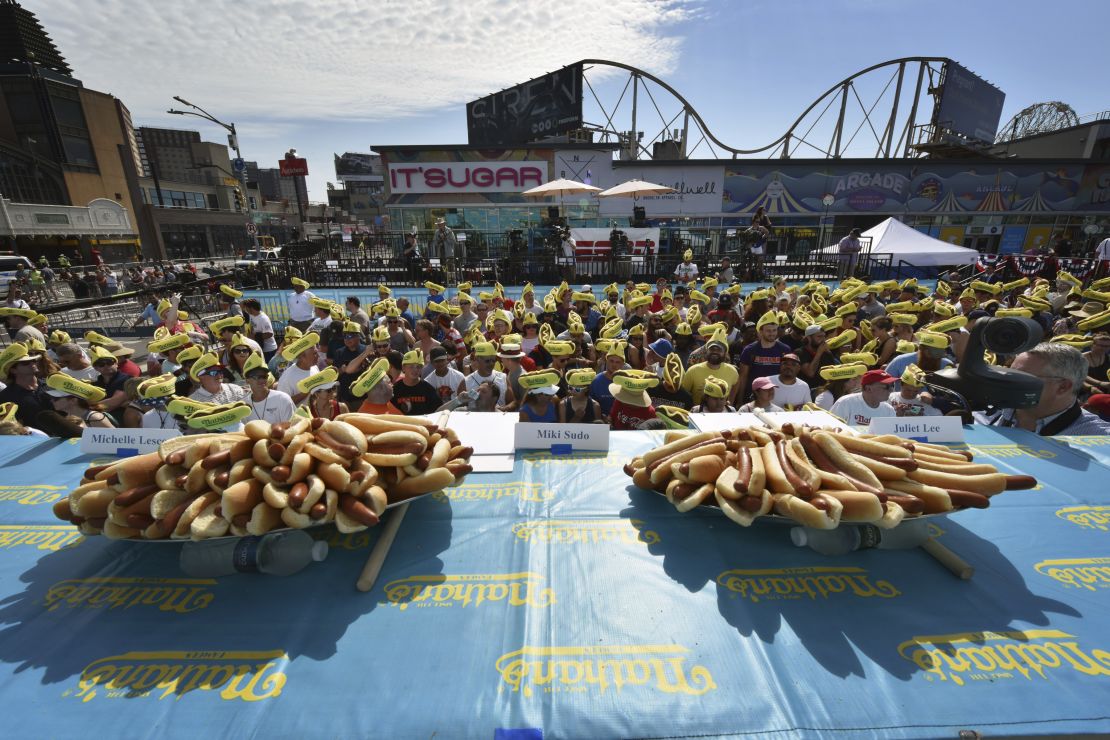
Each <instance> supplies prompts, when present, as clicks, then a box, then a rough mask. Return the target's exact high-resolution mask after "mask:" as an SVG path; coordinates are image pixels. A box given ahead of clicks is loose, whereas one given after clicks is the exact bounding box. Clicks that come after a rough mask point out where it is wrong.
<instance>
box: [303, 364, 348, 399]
mask: <svg viewBox="0 0 1110 740" xmlns="http://www.w3.org/2000/svg"><path fill="white" fill-rule="evenodd" d="M338 382H339V371H338V370H336V369H335V368H334V367H329V368H325V369H323V370H321V371H320V372H318V373H316V374H315V375H310V376H308V377H307V378H305V379H303V380H301V381H300V382H299V383H297V390H299V391H300V392H301V393H312V391H314V390H318V389H320V388H325V387H328V386H333V385H335V384H336V383H338Z"/></svg>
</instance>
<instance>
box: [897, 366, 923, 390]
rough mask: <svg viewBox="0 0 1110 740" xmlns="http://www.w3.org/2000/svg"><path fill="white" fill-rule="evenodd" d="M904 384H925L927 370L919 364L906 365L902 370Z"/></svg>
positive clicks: (917, 385) (916, 385)
mask: <svg viewBox="0 0 1110 740" xmlns="http://www.w3.org/2000/svg"><path fill="white" fill-rule="evenodd" d="M902 384H903V385H912V386H915V387H919V386H923V385H925V371H924V370H922V369H921V368H919V367H918V366H917V365H914V364H913V363H910V364H909V365H907V366H906V369H905V370H903V371H902Z"/></svg>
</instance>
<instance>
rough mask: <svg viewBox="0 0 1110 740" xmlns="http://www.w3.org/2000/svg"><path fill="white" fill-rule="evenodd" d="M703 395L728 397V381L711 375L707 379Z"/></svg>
mask: <svg viewBox="0 0 1110 740" xmlns="http://www.w3.org/2000/svg"><path fill="white" fill-rule="evenodd" d="M702 395H704V396H709V397H710V398H728V383H726V382H725V381H723V380H721V379H720V378H714V377H713V376H712V375H711V376H709V377H708V378H706V379H705V385H704V386H703V387H702Z"/></svg>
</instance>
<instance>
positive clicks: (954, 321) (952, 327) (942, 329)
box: [922, 316, 967, 334]
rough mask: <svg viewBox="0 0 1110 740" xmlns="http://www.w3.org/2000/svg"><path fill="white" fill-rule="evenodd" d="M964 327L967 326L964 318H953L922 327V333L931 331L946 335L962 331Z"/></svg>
mask: <svg viewBox="0 0 1110 740" xmlns="http://www.w3.org/2000/svg"><path fill="white" fill-rule="evenodd" d="M965 326H967V317H966V316H953V317H952V318H950V319H945V320H944V321H934V322H933V323H932V324H929V325H928V326H926V327H924V328H923V329H922V331H931V332H935V333H937V334H947V333H948V332H950V331H956V330H957V329H962V328H963V327H965Z"/></svg>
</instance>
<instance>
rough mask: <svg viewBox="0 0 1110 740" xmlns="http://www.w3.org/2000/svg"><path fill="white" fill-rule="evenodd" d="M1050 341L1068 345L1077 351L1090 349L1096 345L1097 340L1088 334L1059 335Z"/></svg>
mask: <svg viewBox="0 0 1110 740" xmlns="http://www.w3.org/2000/svg"><path fill="white" fill-rule="evenodd" d="M1048 341H1050V342H1058V343H1059V344H1066V345H1068V346H1069V347H1075V348H1076V349H1089V348H1090V347H1091V345H1092V344H1094V343H1095V340H1094V339H1093V338H1092V337H1089V336H1087V335H1086V334H1057V335H1056V336H1054V337H1053V338H1052V339H1049V340H1048Z"/></svg>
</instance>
